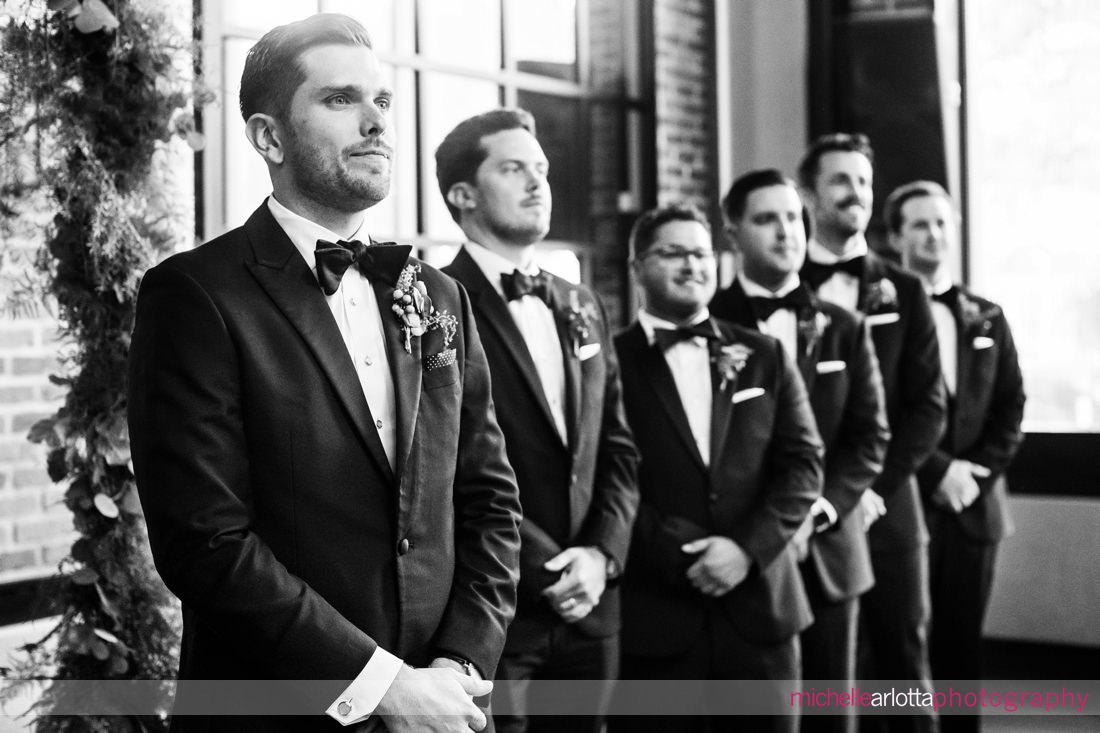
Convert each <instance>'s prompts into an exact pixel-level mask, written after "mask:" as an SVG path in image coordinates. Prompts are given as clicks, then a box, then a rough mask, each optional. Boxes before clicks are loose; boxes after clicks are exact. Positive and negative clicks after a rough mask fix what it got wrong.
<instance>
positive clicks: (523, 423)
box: [443, 249, 638, 652]
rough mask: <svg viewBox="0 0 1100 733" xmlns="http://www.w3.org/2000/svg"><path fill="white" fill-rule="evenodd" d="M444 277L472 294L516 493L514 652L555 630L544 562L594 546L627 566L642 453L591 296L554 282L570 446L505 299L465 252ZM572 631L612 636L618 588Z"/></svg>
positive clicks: (556, 618) (510, 642) (600, 313)
mask: <svg viewBox="0 0 1100 733" xmlns="http://www.w3.org/2000/svg"><path fill="white" fill-rule="evenodd" d="M443 271H444V272H445V273H447V274H448V275H451V276H452V277H454V278H455V279H456V280H458V281H459V282H460V283H462V285H463V286H464V287H465V288H466V290H467V291H468V292H469V295H470V302H471V303H472V305H473V312H474V316H475V317H476V319H477V324H478V329H479V331H480V333H481V338H482V341H483V343H484V344H485V353H486V355H487V356H488V358H489V368H490V371H491V373H492V383H493V400H494V401H495V402H496V405H497V410H498V413H497V415H498V417H499V419H500V425H501V428H503V430H504V436H505V438H506V443H507V446H508V459H509V461H511V464H512V467H513V468H514V469H515V471H516V480H517V482H518V484H519V492H520V501H521V503H522V505H523V521H522V523H521V524H520V537H521V546H520V581H519V601H518V606H517V609H516V618H515V621H514V622H513V624H512V627H511V628H510V629H509V632H508V641H507V646H506V649H507V651H509V652H511V651H518V650H522V649H525V648H527V647H528V646H529V645H531V644H536V643H539V644H541V643H542V642H541V639H543V638H544V635H545V631H546V629H548V628H550V627H552V626H554V625H557V624H559V623H561V618H560V617H559V616H558V614H557V613H555V612H554V610H553V609H552V608H550V605H549V604H548V603H547V602H546V601H545V600H544V599H543V598H542V597H541V595H540V593H541V591H542V590H543V589H544V588H546V587H547V586H548V585H551V584H552V583H553V582H554V581H555V580H556V579H557V577H558V574H551V573H548V572H547V571H546V570H544V569H543V567H542V566H543V564H544V563H545V562H546V561H547V560H549V559H550V558H552V557H554V556H555V555H557V554H558V553H559V552H561V551H562V550H564V549H565V548H567V547H572V546H583V545H595V546H597V547H599V548H601V549H602V550H603V551H604V552H605V553H607V554H608V555H609V556H610V557H612V558H614V559H615V560H616V561H617V563H618V565H619V567H620V568H621V567H623V565H624V564H625V562H626V553H627V547H628V545H629V542H630V531H631V527H632V525H633V523H634V515H635V512H636V511H637V505H638V489H637V486H636V472H637V464H638V454H637V451H636V450H635V448H634V442H633V439H632V438H631V434H630V429H629V428H628V427H627V424H626V417H625V415H624V413H623V405H622V398H621V392H622V389H621V387H620V383H619V365H618V362H617V361H616V359H615V350H614V348H613V346H612V342H611V336H610V333H609V329H608V325H607V318H606V316H605V315H604V313H603V309H602V307H601V306H600V305H599V302H598V301H597V299H596V297H595V295H593V294H592V292H591V291H590V290H589V289H588V288H586V287H584V286H583V285H573V284H570V283H569V282H567V281H565V280H562V279H561V278H558V277H555V276H553V275H551V276H550V290H551V303H552V305H551V310H552V311H553V313H554V320H555V322H556V324H557V326H558V335H559V338H560V339H561V345H562V358H563V359H564V366H565V393H566V404H565V408H566V409H565V418H566V422H567V427H568V445H566V444H565V443H564V442H563V441H562V438H561V436H560V434H559V433H558V430H557V428H555V426H554V421H553V417H552V416H551V413H550V407H549V405H548V404H547V401H546V394H545V390H544V389H543V387H542V382H541V381H540V379H539V376H538V372H537V371H536V369H535V363H534V361H533V360H532V358H531V353H530V351H529V350H528V348H527V345H526V343H525V342H524V340H523V335H522V334H521V333H520V330H519V327H518V326H517V325H516V322H515V319H514V318H513V317H512V314H511V312H510V311H509V310H508V306H507V304H506V303H505V302H504V299H503V298H502V297H501V296H500V294H499V293H498V292H497V291H496V289H495V288H494V287H493V285H492V284H491V283H490V282H489V280H488V278H486V277H485V273H484V272H482V270H481V268H480V267H478V265H477V263H476V262H474V260H473V258H472V257H470V255H469V254H468V253H467V252H466V250H465V249H463V250H461V251H460V252H459V253H458V255H457V256H456V257H455V259H454V261H453V262H452V263H451V264H450V265H448V266H447V267H445V268H443ZM570 292H572V293H573V295H572V296H571V295H570ZM573 306H578V307H577V308H576V310H578V311H581V312H583V313H585V314H586V315H585V316H584V320H585V321H586V323H587V328H588V333H587V335H586V336H584V337H581V336H580V333H579V325H580V324H579V321H578V318H580V315H579V314H578V315H572V316H571V313H572V311H573V310H574V307H573ZM571 322H572V323H573V324H574V325H571ZM576 628H578V629H580V630H581V631H582V632H584V633H585V634H587V635H589V636H592V637H602V636H607V635H609V634H612V633H615V632H616V631H618V629H619V593H618V588H617V587H616V586H615V585H614V584H612V585H610V586H609V587H608V588H607V590H606V591H605V592H604V595H603V597H602V598H601V599H600V603H599V605H598V606H596V608H595V610H593V611H592V613H590V614H589V615H588V616H587V617H585V618H584V619H582V620H581V621H579V622H577V623H576Z"/></svg>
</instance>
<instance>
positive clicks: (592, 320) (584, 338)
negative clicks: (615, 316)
mask: <svg viewBox="0 0 1100 733" xmlns="http://www.w3.org/2000/svg"><path fill="white" fill-rule="evenodd" d="M565 316H566V319H567V320H566V323H567V325H568V328H569V340H570V341H571V342H572V346H573V356H577V357H579V356H580V351H581V347H582V346H584V345H586V344H588V343H590V342H591V340H592V329H593V327H594V326H595V324H596V323H597V322H599V320H600V313H599V311H598V310H597V309H596V304H595V303H593V302H591V301H589V302H587V303H585V304H583V305H582V304H581V296H580V293H578V292H577V291H576V290H570V291H569V310H568V311H566V314H565Z"/></svg>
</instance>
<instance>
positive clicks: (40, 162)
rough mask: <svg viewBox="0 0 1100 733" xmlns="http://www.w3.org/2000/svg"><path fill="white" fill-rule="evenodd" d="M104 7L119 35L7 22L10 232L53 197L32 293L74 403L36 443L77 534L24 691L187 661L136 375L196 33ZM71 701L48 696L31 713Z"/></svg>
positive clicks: (151, 10)
mask: <svg viewBox="0 0 1100 733" xmlns="http://www.w3.org/2000/svg"><path fill="white" fill-rule="evenodd" d="M76 7H77V9H79V8H81V7H84V8H85V9H87V7H89V6H82V5H76ZM100 7H106V8H108V11H109V12H108V15H110V14H113V16H114V18H113V19H117V21H118V26H117V28H114V29H113V30H112V29H110V28H108V29H100V30H97V31H94V32H81V31H80V30H78V29H77V28H76V27H74V23H73V20H72V17H71V13H69V12H46V11H45V10H44V9H43V8H42V7H41V5H40V4H37V3H32V2H29V0H28V2H25V3H24V4H23V6H22V8H21V9H19V10H16V12H15V13H14V14H13V15H12V16H11V17H10V18H8V19H7V22H6V24H0V92H2V97H0V98H2V99H4V100H6V101H5V103H4V104H5V106H4V107H3V108H0V163H5V165H3V166H2V167H3V172H2V173H0V220H3V221H2V222H0V223H2V224H3V231H4V233H5V234H6V233H7V232H9V231H11V230H13V229H14V228H16V227H17V226H18V221H19V220H20V219H26V218H28V217H29V216H30V212H31V211H32V210H33V208H34V207H35V206H40V205H41V198H40V197H39V198H37V199H36V198H35V197H34V193H35V192H36V191H41V190H43V189H44V190H45V191H46V192H48V194H49V195H50V197H51V198H52V202H53V205H54V207H55V214H54V216H53V220H52V222H51V223H49V224H48V225H47V226H46V228H45V231H44V243H43V245H42V246H41V248H40V250H39V252H38V254H37V260H36V265H37V268H36V269H37V272H38V275H39V277H37V278H32V279H31V281H30V282H29V283H28V284H27V288H26V289H27V290H29V291H35V292H37V294H38V295H40V296H43V297H44V298H45V299H46V300H47V302H50V303H52V304H54V307H55V309H56V312H57V314H58V317H59V320H60V324H61V330H62V334H63V336H64V340H65V342H66V344H68V348H67V349H66V356H67V358H66V373H65V374H64V375H61V376H55V377H53V381H54V382H55V383H56V384H59V385H63V386H65V387H67V389H68V392H67V395H66V397H65V401H64V405H63V406H62V407H61V408H60V409H59V410H58V412H57V413H56V414H55V415H53V416H52V417H50V418H48V419H46V420H43V421H41V422H39V423H38V424H37V425H35V426H34V428H33V429H32V430H31V433H30V435H29V436H28V437H29V439H30V440H31V441H33V442H37V443H43V444H45V445H46V446H47V447H48V449H49V452H48V458H47V470H48V472H49V475H50V478H51V479H52V480H53V481H55V482H58V483H61V484H64V485H66V486H67V491H66V492H65V499H64V501H65V505H66V506H67V507H68V508H69V509H70V510H71V511H72V513H73V524H74V526H75V528H76V530H77V532H78V533H79V537H78V539H77V540H76V541H75V542H74V544H73V546H72V548H71V553H70V556H69V557H68V558H66V559H65V560H64V561H62V563H61V564H60V566H59V574H58V575H57V576H56V577H55V578H53V579H52V581H51V582H52V584H53V588H52V591H53V592H52V593H51V598H52V599H53V601H54V602H55V603H56V609H55V610H56V612H57V613H58V614H59V615H60V622H59V623H58V625H57V626H56V627H55V628H54V629H53V630H52V631H51V632H50V634H48V635H47V637H46V638H44V639H42V640H40V641H39V642H37V643H34V644H30V645H28V646H27V647H25V648H24V649H23V652H24V657H23V659H22V660H20V661H19V663H18V664H17V667H16V669H15V670H14V673H13V674H12V677H13V678H14V679H16V680H29V679H50V680H94V679H100V680H129V679H153V680H158V679H159V680H166V679H171V678H172V676H173V674H174V671H175V663H176V660H175V654H176V649H177V644H178V624H177V623H176V618H175V613H174V608H173V606H172V602H171V599H170V596H169V595H168V593H167V591H166V590H165V589H164V587H163V585H162V584H161V583H160V580H159V578H158V577H157V576H156V573H155V572H154V571H153V568H152V563H151V560H150V558H149V553H148V549H147V543H146V536H145V528H144V522H143V520H142V516H141V508H140V505H139V503H138V501H137V496H136V489H135V487H134V478H133V473H132V468H131V466H130V463H129V439H128V436H127V432H126V420H125V409H126V402H125V395H126V384H125V376H126V360H127V352H128V350H129V344H130V333H131V330H132V328H133V320H134V311H135V302H136V298H137V286H138V282H139V278H140V274H141V273H142V272H143V271H144V269H145V268H146V267H147V266H148V265H149V264H151V263H152V262H153V260H154V259H155V257H156V255H157V254H158V252H161V251H163V250H165V249H166V248H167V247H168V246H169V243H170V242H171V241H172V239H173V238H175V237H177V236H178V234H177V232H176V231H175V229H176V228H177V227H178V222H177V221H176V220H175V219H174V218H173V211H172V209H171V207H170V206H166V204H165V202H164V200H163V196H161V195H160V194H159V193H158V187H159V186H158V183H159V181H158V178H157V170H156V165H155V161H156V159H157V156H158V152H159V151H160V150H161V149H162V147H163V146H164V143H165V142H166V141H168V140H169V138H170V136H171V135H172V134H173V133H175V132H181V133H186V132H190V133H191V134H192V136H193V135H194V132H193V130H192V129H191V128H190V122H189V121H190V119H191V118H190V115H189V113H188V109H187V108H188V107H189V106H190V105H191V104H192V103H193V101H195V100H194V93H193V89H192V82H191V81H190V80H189V79H187V78H186V77H185V75H184V74H183V73H181V69H182V70H185V71H187V72H188V73H189V72H190V58H189V51H190V39H179V38H175V37H173V36H172V34H171V30H170V28H171V24H170V23H168V22H166V20H165V19H164V18H162V17H160V12H159V11H158V10H157V6H156V5H155V4H154V3H153V2H151V0H149V1H148V2H137V1H134V2H131V1H128V0H115V1H113V2H112V1H111V0H105V2H104V5H103V6H100ZM113 19H112V20H113ZM181 61H182V65H181ZM192 139H193V138H192ZM32 229H33V227H32ZM25 230H26V227H24V231H25ZM7 254H10V253H5V252H0V255H7ZM60 694H61V693H58V692H57V691H56V688H55V687H54V686H47V687H46V689H45V692H44V694H43V695H42V696H41V698H40V699H39V702H38V704H37V708H36V709H37V710H38V711H39V712H42V713H49V712H50V710H51V709H53V706H55V705H56V704H57V703H58V700H59V695H60ZM166 727H167V725H166V722H165V718H164V716H163V715H159V716H131V717H128V718H127V717H112V716H106V715H100V716H60V715H41V716H39V717H38V718H37V720H36V721H35V729H36V731H39V732H40V733H45V732H47V731H49V732H53V731H74V732H75V731H99V730H135V731H136V730H143V731H152V730H165V729H166Z"/></svg>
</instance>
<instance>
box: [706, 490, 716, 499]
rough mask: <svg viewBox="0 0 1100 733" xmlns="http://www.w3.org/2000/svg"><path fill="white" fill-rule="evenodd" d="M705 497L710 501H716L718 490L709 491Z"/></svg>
mask: <svg viewBox="0 0 1100 733" xmlns="http://www.w3.org/2000/svg"><path fill="white" fill-rule="evenodd" d="M707 498H708V499H710V500H711V501H718V492H717V491H712V492H710V494H708V495H707Z"/></svg>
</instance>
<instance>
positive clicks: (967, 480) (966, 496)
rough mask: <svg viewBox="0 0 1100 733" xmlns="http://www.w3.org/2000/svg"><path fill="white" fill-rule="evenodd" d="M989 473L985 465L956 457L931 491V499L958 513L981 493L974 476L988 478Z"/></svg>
mask: <svg viewBox="0 0 1100 733" xmlns="http://www.w3.org/2000/svg"><path fill="white" fill-rule="evenodd" d="M989 475H990V470H989V469H988V468H986V467H985V466H980V465H978V464H977V463H971V462H970V461H964V460H962V459H959V458H957V459H955V460H953V461H951V463H950V465H948V467H947V473H945V474H944V475H943V478H942V479H940V485H939V486H937V487H936V490H935V491H934V492H932V501H933V502H935V503H936V504H937V505H939V506H941V507H944V508H945V509H949V510H951V511H952V512H954V513H955V514H958V513H959V512H961V511H962V510H964V509H966V508H967V507H968V506H970V505H971V504H973V503H974V502H975V501H976V500H977V498H978V496H980V495H981V493H982V492H981V489H980V488H979V487H978V482H977V480H975V476H976V477H978V478H989Z"/></svg>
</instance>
